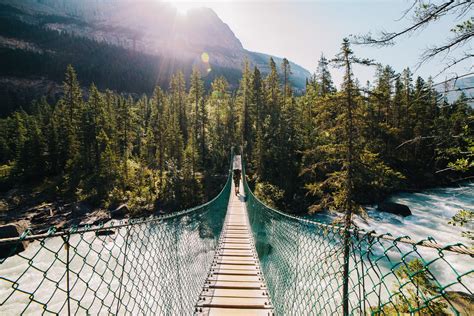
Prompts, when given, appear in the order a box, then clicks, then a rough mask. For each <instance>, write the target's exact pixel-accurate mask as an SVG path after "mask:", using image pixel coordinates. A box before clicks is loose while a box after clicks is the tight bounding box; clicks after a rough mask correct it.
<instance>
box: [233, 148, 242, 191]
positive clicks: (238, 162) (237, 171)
mask: <svg viewBox="0 0 474 316" xmlns="http://www.w3.org/2000/svg"><path fill="white" fill-rule="evenodd" d="M232 169H233V170H234V174H233V178H234V187H235V195H239V187H240V177H241V176H242V158H241V156H240V155H236V156H235V157H234V162H233V168H232Z"/></svg>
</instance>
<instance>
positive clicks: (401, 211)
mask: <svg viewBox="0 0 474 316" xmlns="http://www.w3.org/2000/svg"><path fill="white" fill-rule="evenodd" d="M377 209H378V210H379V211H381V212H386V213H392V214H396V215H401V216H410V215H411V211H410V208H409V207H408V206H406V205H404V204H399V203H393V202H383V203H380V204H379V205H378V207H377Z"/></svg>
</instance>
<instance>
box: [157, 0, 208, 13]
mask: <svg viewBox="0 0 474 316" xmlns="http://www.w3.org/2000/svg"><path fill="white" fill-rule="evenodd" d="M166 2H167V3H169V4H171V5H172V6H173V7H175V8H176V10H178V13H179V14H183V15H185V14H187V13H188V11H189V10H191V9H194V8H198V7H202V5H203V4H202V2H200V1H189V0H168V1H166Z"/></svg>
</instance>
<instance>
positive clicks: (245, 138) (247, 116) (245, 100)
mask: <svg viewBox="0 0 474 316" xmlns="http://www.w3.org/2000/svg"><path fill="white" fill-rule="evenodd" d="M252 90H253V89H252V74H251V72H250V68H249V62H248V60H246V61H245V63H244V69H243V71H242V79H241V80H240V87H239V91H238V97H237V102H238V106H239V108H240V111H239V112H240V119H239V121H240V133H239V134H240V144H241V145H242V146H243V148H244V155H245V158H246V160H249V161H251V159H252V158H251V154H252V148H253V130H252V125H253V123H252V121H251V103H252Z"/></svg>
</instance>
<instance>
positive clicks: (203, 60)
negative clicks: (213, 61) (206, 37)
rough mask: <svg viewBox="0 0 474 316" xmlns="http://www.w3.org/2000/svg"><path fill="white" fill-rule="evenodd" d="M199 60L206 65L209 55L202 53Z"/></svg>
mask: <svg viewBox="0 0 474 316" xmlns="http://www.w3.org/2000/svg"><path fill="white" fill-rule="evenodd" d="M201 60H202V62H203V63H206V64H207V63H208V62H209V54H208V53H206V52H204V53H202V54H201Z"/></svg>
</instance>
